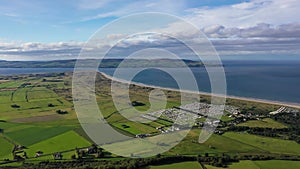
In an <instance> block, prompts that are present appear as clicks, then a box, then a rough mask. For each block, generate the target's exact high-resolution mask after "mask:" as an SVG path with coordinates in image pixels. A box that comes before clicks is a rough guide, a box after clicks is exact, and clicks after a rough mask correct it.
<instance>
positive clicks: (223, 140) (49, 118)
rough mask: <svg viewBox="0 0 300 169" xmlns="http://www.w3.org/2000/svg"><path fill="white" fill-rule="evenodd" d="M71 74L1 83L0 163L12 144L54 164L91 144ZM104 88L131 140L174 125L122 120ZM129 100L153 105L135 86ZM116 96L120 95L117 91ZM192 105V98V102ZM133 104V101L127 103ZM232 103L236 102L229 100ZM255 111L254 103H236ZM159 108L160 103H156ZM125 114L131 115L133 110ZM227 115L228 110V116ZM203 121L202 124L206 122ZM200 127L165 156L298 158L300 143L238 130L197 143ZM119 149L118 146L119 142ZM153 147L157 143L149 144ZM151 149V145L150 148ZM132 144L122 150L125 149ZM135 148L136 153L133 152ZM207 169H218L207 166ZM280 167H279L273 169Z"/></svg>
mask: <svg viewBox="0 0 300 169" xmlns="http://www.w3.org/2000/svg"><path fill="white" fill-rule="evenodd" d="M70 78H71V76H70V75H66V74H61V75H60V74H55V75H47V76H38V77H35V78H33V77H23V78H20V79H19V80H14V81H6V80H5V81H1V82H0V129H1V130H0V131H1V133H0V162H1V161H3V160H4V159H7V158H8V159H12V158H13V154H12V150H13V147H14V146H17V145H22V146H25V147H26V148H25V149H24V151H25V152H26V153H27V156H28V157H29V159H28V160H29V161H33V162H35V161H40V160H52V159H53V157H52V153H55V152H61V153H62V155H63V159H64V160H70V159H71V156H72V155H74V153H75V148H83V147H87V146H91V144H92V141H91V140H90V138H89V137H88V136H87V135H86V134H85V133H84V131H83V130H82V129H81V128H80V125H79V124H78V120H77V117H76V113H75V111H74V108H73V105H72V97H71V86H70V85H71V81H70ZM99 79H100V81H98V83H101V85H99V86H101V88H97V89H96V91H97V92H96V95H97V100H98V103H99V104H98V106H99V109H100V110H101V112H102V113H103V116H104V119H105V120H107V122H108V123H109V124H110V125H111V126H113V127H114V128H115V129H116V130H117V131H119V132H120V133H122V134H125V135H127V136H131V137H135V135H137V134H160V132H159V131H158V130H157V129H156V128H157V127H162V126H165V127H169V126H171V125H172V122H170V121H169V120H167V117H161V118H159V119H157V120H155V121H153V122H151V123H136V122H134V121H130V120H128V119H126V118H125V117H124V116H122V115H121V114H120V113H119V112H118V111H117V110H116V108H115V107H114V104H113V102H112V99H111V93H110V89H109V88H108V85H109V83H110V81H109V80H108V79H105V78H104V77H102V76H100V77H98V80H99ZM131 89H132V90H131V91H130V92H131V95H130V100H131V102H134V101H138V102H139V103H141V105H139V106H136V107H135V108H136V109H137V110H140V111H143V112H147V110H148V109H149V107H150V103H149V98H148V95H149V93H150V91H151V90H150V89H149V88H147V87H140V86H135V85H132V86H131ZM115 92H118V91H115ZM164 93H165V95H166V96H167V98H168V99H167V107H168V108H171V107H173V106H178V105H179V99H180V97H179V95H178V93H176V92H171V91H164ZM192 101H194V100H192ZM129 103H130V102H129ZM229 103H236V101H234V100H230V101H229ZM238 103H241V104H242V105H244V106H246V109H247V108H248V107H250V108H251V111H254V110H252V106H254V105H255V104H254V103H244V102H243V101H241V102H238ZM158 104H160V103H159V102H158ZM256 106H257V107H258V110H260V111H265V112H267V111H268V110H270V109H272V110H273V109H276V108H277V107H278V106H277V107H276V106H272V105H268V106H264V105H260V104H258V105H256ZM127 111H132V110H131V109H129V110H127ZM227 113H229V112H227ZM204 120H205V119H204V118H201V119H199V120H198V122H204ZM221 120H222V121H223V122H231V121H233V120H235V119H234V118H231V117H228V116H227V115H226V116H223V117H222V118H221ZM239 126H249V127H261V128H276V129H278V128H287V127H288V125H285V124H282V123H279V122H276V121H274V120H272V119H271V118H264V119H262V120H250V121H247V122H244V123H241V124H239ZM200 132H201V129H199V128H198V127H194V128H193V129H192V130H191V131H190V132H189V134H188V135H187V137H186V138H184V139H183V140H182V141H181V142H180V143H179V144H178V145H177V146H175V147H173V148H172V149H171V150H170V151H168V152H166V153H163V154H162V155H163V156H164V155H171V156H178V155H184V156H196V155H202V156H203V155H204V154H207V153H208V154H209V155H220V154H223V153H226V154H229V155H231V156H235V155H239V154H243V153H245V154H247V153H248V154H255V153H256V154H264V155H269V154H276V155H278V154H281V155H294V156H299V155H300V144H298V143H296V142H295V141H289V140H282V139H276V138H271V137H262V136H257V135H251V134H246V133H244V132H243V133H238V132H225V134H223V135H218V134H213V135H212V136H211V137H210V138H209V139H208V140H207V141H206V142H205V143H202V144H200V143H198V137H199V134H200ZM117 145H118V144H117ZM151 146H153V145H151ZM151 146H149V147H151ZM128 148H130V146H124V147H121V148H120V151H123V150H124V151H127V150H126V149H128ZM134 150H135V149H134ZM37 151H42V152H43V154H44V155H45V156H42V157H39V158H33V157H34V156H35V154H36V152H37ZM283 164H287V166H288V168H299V162H291V161H276V160H272V161H241V162H240V163H234V164H232V165H230V166H229V168H233V169H234V168H245V169H248V168H266V169H269V168H272V167H277V168H280V167H282V166H283ZM206 167H207V168H208V169H213V168H215V167H212V166H206ZM148 168H151V169H152V168H153V169H159V168H161V169H163V168H175V169H176V168H183V169H185V168H199V169H201V166H200V164H199V163H198V162H196V161H194V162H182V163H175V164H167V165H161V166H149V167H148ZM274 169H276V168H274Z"/></svg>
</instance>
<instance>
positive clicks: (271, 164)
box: [205, 160, 300, 169]
mask: <svg viewBox="0 0 300 169" xmlns="http://www.w3.org/2000/svg"><path fill="white" fill-rule="evenodd" d="M205 167H206V168H207V169H221V168H219V167H214V166H210V165H205ZM287 168H288V169H297V168H300V163H299V162H298V161H284V160H269V161H240V162H239V163H233V164H232V165H229V166H228V169H287Z"/></svg>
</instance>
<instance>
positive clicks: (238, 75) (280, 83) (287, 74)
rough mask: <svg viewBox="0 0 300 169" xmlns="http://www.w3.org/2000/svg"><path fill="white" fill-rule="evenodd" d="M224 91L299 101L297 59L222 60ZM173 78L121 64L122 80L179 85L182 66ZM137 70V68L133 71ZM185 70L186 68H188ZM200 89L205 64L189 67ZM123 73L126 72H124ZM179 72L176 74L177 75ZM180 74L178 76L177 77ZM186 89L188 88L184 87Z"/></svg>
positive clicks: (205, 88)
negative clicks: (123, 74) (224, 78)
mask: <svg viewBox="0 0 300 169" xmlns="http://www.w3.org/2000/svg"><path fill="white" fill-rule="evenodd" d="M223 68H224V71H225V72H224V73H225V77H226V89H227V94H228V95H231V96H238V97H247V98H256V99H265V100H273V101H280V102H291V103H300V61H291V60H289V61H280V60H276V61H270V60H268V61H267V60H265V61H262V60H260V61H254V60H251V61H249V60H248V61H245V60H244V61H242V60H240V61H235V60H228V61H223ZM169 69H170V71H172V72H173V73H175V74H177V75H178V76H176V78H174V77H172V76H171V75H170V74H168V73H166V72H165V71H162V70H160V69H157V68H151V69H146V70H143V71H140V70H139V69H137V68H123V70H122V71H124V72H128V74H132V73H135V74H136V75H135V76H134V77H133V78H131V77H130V76H122V77H118V78H123V79H124V80H132V81H134V82H138V83H143V84H147V85H154V86H159V87H168V88H179V87H178V84H177V82H176V81H182V80H183V81H184V80H185V79H187V78H186V77H185V76H184V71H187V69H186V68H169ZM66 71H73V69H72V68H0V75H19V74H37V73H52V72H66ZM99 71H100V72H103V73H106V74H108V75H110V76H113V75H114V72H115V68H100V69H99ZM137 71H140V72H137ZM188 71H189V70H188ZM190 71H191V72H192V74H193V75H194V78H195V79H196V81H197V84H198V90H199V91H201V92H209V93H210V92H211V84H210V79H209V75H208V73H207V69H206V68H205V67H197V68H196V67H194V68H190ZM125 74H127V73H125ZM181 74H182V75H183V76H180V75H181ZM181 78H182V79H181ZM184 89H185V90H189V88H184Z"/></svg>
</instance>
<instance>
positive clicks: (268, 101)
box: [99, 71, 300, 109]
mask: <svg viewBox="0 0 300 169" xmlns="http://www.w3.org/2000/svg"><path fill="white" fill-rule="evenodd" d="M99 73H100V74H101V75H102V76H104V77H105V78H108V79H111V80H114V81H117V82H121V83H127V84H128V83H130V84H134V85H137V86H142V87H150V88H156V89H162V90H170V91H176V92H185V93H192V94H200V95H204V96H216V97H222V98H225V99H227V98H228V99H235V100H243V101H249V102H256V103H264V104H272V105H278V106H285V107H292V108H297V109H300V103H292V102H281V101H274V100H267V99H258V98H247V97H241V96H232V95H220V94H212V93H208V92H201V91H190V90H180V89H174V88H168V87H160V86H154V85H147V84H144V83H138V82H129V81H127V80H123V79H118V78H115V77H112V76H110V75H108V74H106V73H104V72H100V71H99Z"/></svg>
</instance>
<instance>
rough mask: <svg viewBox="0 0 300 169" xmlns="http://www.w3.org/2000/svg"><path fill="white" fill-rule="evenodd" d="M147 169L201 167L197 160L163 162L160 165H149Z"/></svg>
mask: <svg viewBox="0 0 300 169" xmlns="http://www.w3.org/2000/svg"><path fill="white" fill-rule="evenodd" d="M148 168H149V169H170V168H171V169H202V167H201V165H200V164H199V163H198V162H182V163H174V164H165V165H160V166H150V167H148Z"/></svg>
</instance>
